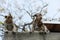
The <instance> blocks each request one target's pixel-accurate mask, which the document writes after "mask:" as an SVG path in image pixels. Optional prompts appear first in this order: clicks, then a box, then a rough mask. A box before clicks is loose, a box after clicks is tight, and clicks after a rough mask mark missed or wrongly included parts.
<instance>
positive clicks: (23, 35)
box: [3, 32, 60, 40]
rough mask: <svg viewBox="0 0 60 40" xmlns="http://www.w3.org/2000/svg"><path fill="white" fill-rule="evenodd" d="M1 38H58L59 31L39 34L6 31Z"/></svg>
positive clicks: (42, 39)
mask: <svg viewBox="0 0 60 40" xmlns="http://www.w3.org/2000/svg"><path fill="white" fill-rule="evenodd" d="M3 40H60V33H49V34H44V35H43V34H41V33H38V32H34V33H16V34H12V33H8V34H5V35H4V38H3Z"/></svg>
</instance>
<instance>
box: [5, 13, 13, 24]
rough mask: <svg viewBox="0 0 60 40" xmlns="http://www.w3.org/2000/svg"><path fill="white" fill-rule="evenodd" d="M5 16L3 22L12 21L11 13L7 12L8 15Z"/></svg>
mask: <svg viewBox="0 0 60 40" xmlns="http://www.w3.org/2000/svg"><path fill="white" fill-rule="evenodd" d="M5 18H6V20H5V23H8V24H9V23H13V20H12V19H13V18H12V15H11V14H9V15H8V16H5Z"/></svg>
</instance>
